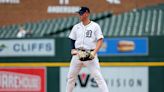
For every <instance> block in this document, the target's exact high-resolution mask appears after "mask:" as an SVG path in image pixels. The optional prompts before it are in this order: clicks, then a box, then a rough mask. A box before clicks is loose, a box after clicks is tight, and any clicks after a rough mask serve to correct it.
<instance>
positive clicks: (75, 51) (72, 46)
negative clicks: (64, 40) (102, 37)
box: [71, 39, 78, 55]
mask: <svg viewBox="0 0 164 92" xmlns="http://www.w3.org/2000/svg"><path fill="white" fill-rule="evenodd" d="M75 41H76V40H73V39H71V54H72V55H77V53H78V52H77V50H76V49H75Z"/></svg>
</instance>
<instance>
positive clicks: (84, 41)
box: [69, 21, 104, 49]
mask: <svg viewBox="0 0 164 92" xmlns="http://www.w3.org/2000/svg"><path fill="white" fill-rule="evenodd" d="M69 38H70V39H72V40H75V48H84V49H95V48H96V43H97V40H98V39H100V38H104V36H103V34H102V31H101V28H100V26H99V24H97V23H96V22H93V21H91V22H90V23H89V24H88V25H85V26H84V25H83V23H82V22H80V23H78V24H76V25H74V26H73V28H72V30H71V33H70V35H69Z"/></svg>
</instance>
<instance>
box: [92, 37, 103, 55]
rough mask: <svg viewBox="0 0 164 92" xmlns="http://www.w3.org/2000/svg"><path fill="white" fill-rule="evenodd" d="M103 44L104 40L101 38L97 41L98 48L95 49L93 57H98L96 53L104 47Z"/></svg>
mask: <svg viewBox="0 0 164 92" xmlns="http://www.w3.org/2000/svg"><path fill="white" fill-rule="evenodd" d="M102 43H103V38H100V39H98V40H97V44H96V48H95V49H94V51H93V53H92V54H93V55H96V53H97V52H98V51H99V49H100V48H101V46H102Z"/></svg>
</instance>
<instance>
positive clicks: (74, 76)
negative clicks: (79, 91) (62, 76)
mask: <svg viewBox="0 0 164 92" xmlns="http://www.w3.org/2000/svg"><path fill="white" fill-rule="evenodd" d="M67 80H69V81H75V80H76V75H74V74H68V76H67Z"/></svg>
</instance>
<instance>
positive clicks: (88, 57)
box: [78, 50, 94, 61]
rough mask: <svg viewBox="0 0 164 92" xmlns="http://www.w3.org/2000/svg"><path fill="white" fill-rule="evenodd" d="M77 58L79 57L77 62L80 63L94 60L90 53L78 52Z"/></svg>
mask: <svg viewBox="0 0 164 92" xmlns="http://www.w3.org/2000/svg"><path fill="white" fill-rule="evenodd" d="M78 56H79V60H81V61H87V60H92V59H94V55H93V54H92V52H91V51H82V50H79V51H78Z"/></svg>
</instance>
